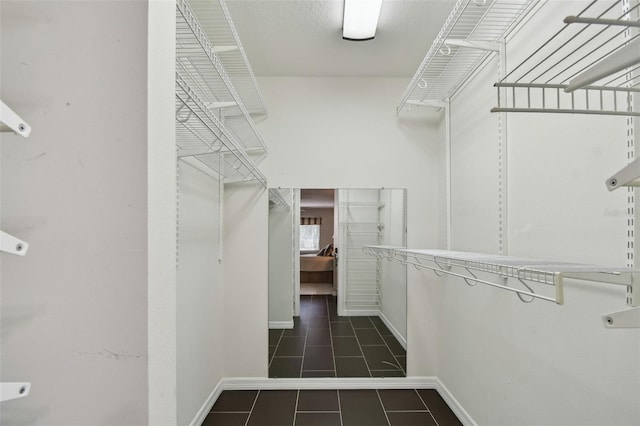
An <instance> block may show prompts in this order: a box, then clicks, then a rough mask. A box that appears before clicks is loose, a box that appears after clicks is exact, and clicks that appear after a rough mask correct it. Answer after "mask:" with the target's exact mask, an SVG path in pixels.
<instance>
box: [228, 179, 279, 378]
mask: <svg viewBox="0 0 640 426" xmlns="http://www.w3.org/2000/svg"><path fill="white" fill-rule="evenodd" d="M268 203H269V193H268V191H267V190H266V189H264V188H261V187H260V185H258V184H255V183H241V184H227V185H225V191H224V249H223V260H222V268H223V271H224V272H223V274H224V275H223V277H224V279H223V283H224V330H225V334H224V344H223V346H224V376H225V377H267V358H268V357H267V350H268V344H269V342H268V331H267V330H268V328H267V322H268V302H267V301H268V268H269V262H268V257H269V256H268V249H269V243H268V237H269V218H268V209H269V206H268Z"/></svg>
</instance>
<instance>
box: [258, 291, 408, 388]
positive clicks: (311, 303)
mask: <svg viewBox="0 0 640 426" xmlns="http://www.w3.org/2000/svg"><path fill="white" fill-rule="evenodd" d="M406 363H407V354H406V351H405V350H404V348H403V347H402V345H400V343H399V342H398V341H397V340H396V338H395V337H394V336H393V334H392V333H391V331H389V329H388V328H387V326H385V325H384V323H383V322H382V320H381V319H380V318H378V317H377V316H371V317H339V316H338V313H337V306H336V297H335V296H326V295H313V296H301V297H300V317H296V318H294V327H293V328H292V329H289V330H269V377H273V378H276V377H405V376H406V373H405V372H406Z"/></svg>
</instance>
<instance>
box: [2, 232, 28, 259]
mask: <svg viewBox="0 0 640 426" xmlns="http://www.w3.org/2000/svg"><path fill="white" fill-rule="evenodd" d="M28 249H29V244H27V243H25V242H24V241H22V240H20V239H18V238H16V237H14V236H13V235H10V234H7V233H6V232H2V231H0V251H2V252H5V253H10V254H17V255H18V256H24V255H25V254H27V250H28Z"/></svg>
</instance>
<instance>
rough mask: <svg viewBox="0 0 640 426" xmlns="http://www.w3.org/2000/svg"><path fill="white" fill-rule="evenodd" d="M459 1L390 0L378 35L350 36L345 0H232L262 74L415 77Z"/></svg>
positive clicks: (239, 26) (253, 61) (245, 40)
mask: <svg viewBox="0 0 640 426" xmlns="http://www.w3.org/2000/svg"><path fill="white" fill-rule="evenodd" d="M454 3H455V1H454V0H384V1H383V3H382V11H381V12H380V20H379V22H378V30H377V32H376V37H375V39H373V40H368V41H347V40H343V39H342V13H343V7H344V4H343V1H342V0H341V1H336V0H325V1H320V0H227V5H228V7H229V10H230V12H231V16H232V19H233V21H234V23H235V25H236V27H237V29H238V33H239V34H240V40H241V41H242V44H243V45H244V48H245V51H246V52H247V56H248V57H249V62H250V63H251V66H252V68H253V70H254V73H255V74H256V75H257V76H362V77H410V76H412V75H413V74H414V73H415V71H416V69H417V68H418V65H420V62H421V61H422V59H423V58H424V56H425V54H426V53H427V50H428V49H429V47H430V46H431V43H432V42H433V39H434V38H435V36H436V35H437V33H438V32H439V31H440V28H441V27H442V24H443V23H444V20H445V19H446V17H447V16H448V15H449V13H450V11H451V9H452V8H453V5H454Z"/></svg>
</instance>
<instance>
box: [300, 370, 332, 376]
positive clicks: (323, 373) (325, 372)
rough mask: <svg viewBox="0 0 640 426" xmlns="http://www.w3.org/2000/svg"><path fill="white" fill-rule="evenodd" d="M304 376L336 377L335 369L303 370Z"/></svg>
mask: <svg viewBox="0 0 640 426" xmlns="http://www.w3.org/2000/svg"><path fill="white" fill-rule="evenodd" d="M302 377H336V372H335V370H319V371H305V370H302Z"/></svg>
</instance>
